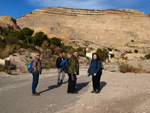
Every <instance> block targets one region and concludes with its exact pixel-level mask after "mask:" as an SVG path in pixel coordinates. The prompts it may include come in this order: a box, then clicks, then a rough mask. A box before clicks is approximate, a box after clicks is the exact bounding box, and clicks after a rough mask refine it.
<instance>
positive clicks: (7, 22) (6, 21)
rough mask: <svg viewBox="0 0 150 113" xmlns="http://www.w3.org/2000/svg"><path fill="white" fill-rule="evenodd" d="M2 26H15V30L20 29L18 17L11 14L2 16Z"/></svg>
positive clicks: (0, 18)
mask: <svg viewBox="0 0 150 113" xmlns="http://www.w3.org/2000/svg"><path fill="white" fill-rule="evenodd" d="M0 26H2V27H5V28H7V27H8V26H10V27H13V28H14V29H15V30H20V27H19V26H18V25H17V23H16V19H14V18H12V17H10V16H0Z"/></svg>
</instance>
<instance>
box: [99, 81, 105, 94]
mask: <svg viewBox="0 0 150 113" xmlns="http://www.w3.org/2000/svg"><path fill="white" fill-rule="evenodd" d="M106 85H107V83H106V82H104V81H102V82H100V92H101V91H102V89H103V88H104V87H105V86H106Z"/></svg>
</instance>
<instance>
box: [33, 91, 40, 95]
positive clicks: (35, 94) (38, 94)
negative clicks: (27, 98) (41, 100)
mask: <svg viewBox="0 0 150 113" xmlns="http://www.w3.org/2000/svg"><path fill="white" fill-rule="evenodd" d="M39 95H40V94H39V93H37V92H36V93H34V94H32V96H39Z"/></svg>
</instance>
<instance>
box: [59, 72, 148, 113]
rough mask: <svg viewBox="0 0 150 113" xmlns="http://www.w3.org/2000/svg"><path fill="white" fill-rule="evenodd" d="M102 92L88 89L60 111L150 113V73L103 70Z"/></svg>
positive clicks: (73, 112) (75, 112) (63, 112)
mask: <svg viewBox="0 0 150 113" xmlns="http://www.w3.org/2000/svg"><path fill="white" fill-rule="evenodd" d="M101 88H102V89H101V92H100V93H99V94H92V93H90V92H91V90H92V84H91V83H90V85H89V89H88V91H86V92H85V94H84V95H82V96H80V100H79V101H78V102H76V106H73V107H70V108H68V109H66V110H64V111H62V112H60V113H66V112H67V113H70V112H71V113H150V75H149V74H131V73H126V74H122V73H113V72H103V76H102V79H101Z"/></svg>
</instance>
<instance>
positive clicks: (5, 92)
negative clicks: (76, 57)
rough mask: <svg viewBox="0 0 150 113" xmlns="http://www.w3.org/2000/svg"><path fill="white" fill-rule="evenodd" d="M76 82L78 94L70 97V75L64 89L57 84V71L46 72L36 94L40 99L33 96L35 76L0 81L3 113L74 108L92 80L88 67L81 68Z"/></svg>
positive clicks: (44, 112) (49, 112)
mask: <svg viewBox="0 0 150 113" xmlns="http://www.w3.org/2000/svg"><path fill="white" fill-rule="evenodd" d="M80 71H82V73H81V74H80V76H78V79H77V83H78V84H77V90H78V91H79V94H67V85H68V83H67V80H68V75H66V76H65V83H64V84H63V85H62V86H60V87H59V86H58V85H56V83H57V73H56V70H53V71H45V72H44V73H43V74H42V75H41V76H40V81H39V84H38V88H37V91H38V92H40V93H41V95H40V96H38V97H37V96H32V94H31V83H32V76H31V75H29V74H26V75H20V76H18V75H14V76H12V77H2V78H0V113H55V112H59V111H62V110H65V109H67V108H68V107H71V106H74V104H75V102H76V101H78V100H79V99H80V96H81V95H83V94H84V93H85V91H87V90H88V88H89V83H90V81H91V78H88V77H86V76H85V74H86V71H87V68H82V69H81V70H80Z"/></svg>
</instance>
